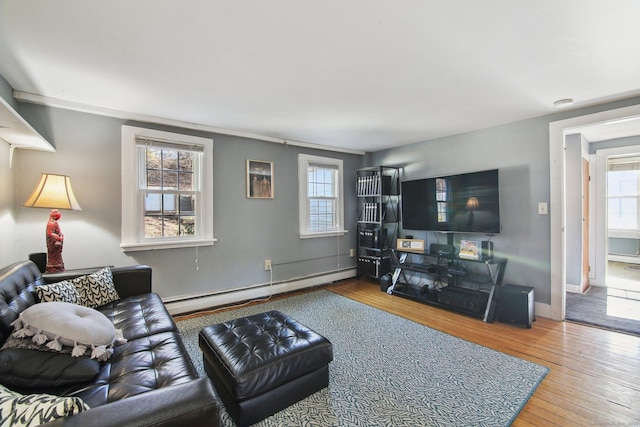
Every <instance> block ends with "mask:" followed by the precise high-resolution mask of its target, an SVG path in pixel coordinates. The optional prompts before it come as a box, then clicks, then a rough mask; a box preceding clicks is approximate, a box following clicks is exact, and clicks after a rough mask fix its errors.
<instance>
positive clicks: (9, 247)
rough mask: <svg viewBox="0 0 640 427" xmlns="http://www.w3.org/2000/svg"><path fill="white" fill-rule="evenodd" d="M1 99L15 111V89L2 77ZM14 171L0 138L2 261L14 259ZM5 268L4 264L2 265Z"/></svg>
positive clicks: (0, 241) (7, 144)
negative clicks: (10, 166) (10, 167)
mask: <svg viewBox="0 0 640 427" xmlns="http://www.w3.org/2000/svg"><path fill="white" fill-rule="evenodd" d="M0 97H2V98H3V99H4V100H5V101H6V102H7V103H8V104H9V105H10V106H11V107H12V108H13V109H14V110H15V107H16V105H15V104H16V103H15V101H14V99H13V89H11V86H9V83H7V81H6V80H5V79H4V78H3V77H2V76H0ZM13 188H14V179H13V171H12V170H11V169H9V143H7V142H6V141H5V140H4V139H1V138H0V231H1V238H0V260H4V259H12V258H13V250H14V245H15V229H16V221H15V199H14V197H15V192H14V191H13ZM0 266H4V263H0Z"/></svg>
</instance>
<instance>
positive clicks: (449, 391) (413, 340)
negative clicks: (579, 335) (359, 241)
mask: <svg viewBox="0 0 640 427" xmlns="http://www.w3.org/2000/svg"><path fill="white" fill-rule="evenodd" d="M267 310H280V311H282V312H283V313H287V314H288V315H289V316H291V317H293V318H295V319H296V320H298V321H299V322H300V323H302V324H303V325H305V326H307V327H309V328H311V329H313V330H315V331H316V332H318V333H320V334H322V335H324V336H325V337H327V338H328V339H329V340H330V341H331V343H332V344H333V352H334V361H333V362H331V364H330V365H329V372H330V374H329V376H330V377H329V387H328V388H325V389H324V390H321V391H319V392H317V393H315V394H314V395H312V396H310V397H308V398H306V399H304V400H302V401H300V402H298V403H296V404H294V405H292V406H290V407H289V408H287V409H285V410H283V411H281V412H279V413H277V414H275V415H273V416H272V417H269V418H267V419H266V420H264V421H262V422H260V423H258V424H256V425H257V426H260V427H275V426H278V427H280V426H302V425H304V426H394V427H398V426H417V425H424V426H426V425H428V426H447V427H448V426H453V425H455V426H508V425H510V424H511V422H512V421H513V420H514V418H515V417H516V416H517V415H518V413H519V412H520V410H521V409H522V407H523V406H524V404H525V403H526V402H527V400H528V399H529V397H530V396H531V394H532V393H533V392H534V390H535V389H536V387H537V386H538V385H539V383H540V381H542V379H543V378H544V376H545V375H546V374H547V372H548V371H549V369H548V368H546V367H544V366H540V365H537V364H534V363H531V362H528V361H525V360H522V359H519V358H516V357H513V356H510V355H507V354H504V353H500V352H498V351H495V350H492V349H489V348H486V347H482V346H480V345H477V344H473V343H471V342H468V341H464V340H462V339H459V338H456V337H453V336H451V335H448V334H445V333H442V332H439V331H436V330H433V329H430V328H428V327H425V326H422V325H420V324H417V323H415V322H412V321H409V320H406V319H404V318H402V317H398V316H395V315H392V314H389V313H386V312H384V311H381V310H378V309H375V308H373V307H369V306H367V305H365V304H361V303H359V302H356V301H353V300H350V299H348V298H345V297H342V296H340V295H337V294H334V293H332V292H329V291H325V290H320V291H316V292H312V293H307V294H303V295H299V296H294V297H290V298H286V299H281V300H276V301H270V302H267V303H264V304H260V305H253V306H248V307H244V308H240V309H236V310H233V311H227V312H221V313H217V314H212V315H206V316H202V317H197V318H192V319H187V320H182V321H179V322H177V324H178V327H179V329H180V331H181V333H182V335H183V339H184V341H185V344H186V346H187V348H188V351H189V353H190V354H191V357H192V359H193V361H194V363H195V364H196V367H197V369H198V371H199V372H200V375H202V376H205V373H204V368H203V366H202V353H201V352H200V349H199V348H198V332H199V331H200V329H202V328H203V327H205V326H208V325H211V324H214V323H219V322H223V321H226V320H230V319H234V318H237V317H243V316H247V315H250V314H255V313H261V312H263V311H267ZM222 420H223V424H224V425H225V426H229V427H232V426H234V423H233V421H231V419H230V418H229V416H228V415H227V414H226V413H223V414H222Z"/></svg>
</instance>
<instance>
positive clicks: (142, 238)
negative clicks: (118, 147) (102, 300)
mask: <svg viewBox="0 0 640 427" xmlns="http://www.w3.org/2000/svg"><path fill="white" fill-rule="evenodd" d="M212 154H213V141H212V140H211V139H207V138H200V137H194V136H190V135H181V134H175V133H170V132H162V131H156V130H152V129H144V128H136V127H132V126H123V127H122V244H121V246H122V248H123V249H124V250H144V249H159V248H176V247H190V246H204V245H211V244H213V242H214V239H213V195H212V185H213V178H212V177H213V172H212V166H211V163H212Z"/></svg>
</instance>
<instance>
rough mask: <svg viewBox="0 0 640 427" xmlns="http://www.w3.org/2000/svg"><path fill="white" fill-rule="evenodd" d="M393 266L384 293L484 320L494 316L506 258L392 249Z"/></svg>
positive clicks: (490, 319) (489, 319)
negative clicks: (389, 281) (496, 294)
mask: <svg viewBox="0 0 640 427" xmlns="http://www.w3.org/2000/svg"><path fill="white" fill-rule="evenodd" d="M392 268H393V270H394V272H393V276H392V279H391V285H390V286H389V287H388V288H387V293H389V294H394V295H399V296H403V297H406V298H410V299H414V300H417V301H420V302H423V303H426V304H431V305H436V306H439V307H446V308H449V309H453V310H456V311H459V312H462V313H465V314H469V315H472V316H477V317H481V318H482V320H484V321H485V322H491V321H492V320H493V309H495V301H494V296H495V295H494V294H495V291H496V287H498V286H502V280H503V278H504V272H505V270H506V268H507V259H506V258H497V257H491V258H478V259H467V258H460V257H459V256H457V255H455V254H440V253H426V252H408V251H401V250H396V249H393V250H392Z"/></svg>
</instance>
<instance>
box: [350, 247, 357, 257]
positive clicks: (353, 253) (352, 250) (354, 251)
mask: <svg viewBox="0 0 640 427" xmlns="http://www.w3.org/2000/svg"><path fill="white" fill-rule="evenodd" d="M349 256H350V257H351V258H353V257H354V256H356V250H355V249H349Z"/></svg>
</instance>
